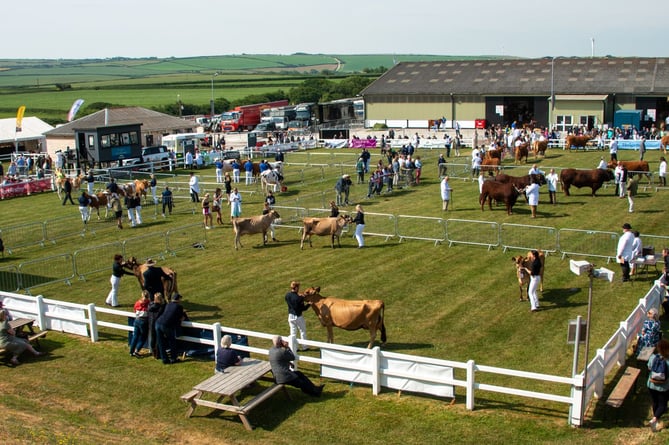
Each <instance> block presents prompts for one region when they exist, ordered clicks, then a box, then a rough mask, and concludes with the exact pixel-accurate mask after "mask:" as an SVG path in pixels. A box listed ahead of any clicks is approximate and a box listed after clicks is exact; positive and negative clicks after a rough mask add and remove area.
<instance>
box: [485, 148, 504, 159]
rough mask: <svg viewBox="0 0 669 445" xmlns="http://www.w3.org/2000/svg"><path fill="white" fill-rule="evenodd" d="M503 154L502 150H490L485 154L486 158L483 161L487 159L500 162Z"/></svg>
mask: <svg viewBox="0 0 669 445" xmlns="http://www.w3.org/2000/svg"><path fill="white" fill-rule="evenodd" d="M503 152H504V150H502V149H500V148H496V149H490V150H488V151H486V152H485V158H484V159H483V160H486V159H499V160H501V159H502V153H503Z"/></svg>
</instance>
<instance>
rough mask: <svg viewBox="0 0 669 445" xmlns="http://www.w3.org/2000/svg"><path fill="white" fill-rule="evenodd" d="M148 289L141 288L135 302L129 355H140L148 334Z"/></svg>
mask: <svg viewBox="0 0 669 445" xmlns="http://www.w3.org/2000/svg"><path fill="white" fill-rule="evenodd" d="M149 301H150V298H149V291H147V290H143V291H142V296H141V297H140V298H139V300H137V301H136V302H135V306H134V309H135V323H134V328H135V330H134V332H133V334H132V340H131V341H130V355H131V356H132V357H137V358H139V357H141V355H139V350H140V349H142V346H143V345H144V344H145V343H146V339H147V338H148V334H149Z"/></svg>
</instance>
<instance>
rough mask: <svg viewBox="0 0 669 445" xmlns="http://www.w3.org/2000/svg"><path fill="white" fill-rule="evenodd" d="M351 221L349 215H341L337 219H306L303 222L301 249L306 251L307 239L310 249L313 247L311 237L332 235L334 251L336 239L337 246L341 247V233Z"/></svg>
mask: <svg viewBox="0 0 669 445" xmlns="http://www.w3.org/2000/svg"><path fill="white" fill-rule="evenodd" d="M350 221H351V217H350V216H348V215H339V216H338V217H336V218H304V219H303V220H302V241H301V242H300V249H304V240H305V239H306V240H307V241H309V247H313V246H312V245H311V235H318V236H327V235H330V237H331V245H332V248H333V249H334V246H335V245H334V241H335V238H337V245H338V246H339V247H341V243H340V242H339V238H340V237H341V232H342V230H343V229H344V227H346V225H347V224H348V223H349V222H350Z"/></svg>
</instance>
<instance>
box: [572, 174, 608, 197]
mask: <svg viewBox="0 0 669 445" xmlns="http://www.w3.org/2000/svg"><path fill="white" fill-rule="evenodd" d="M607 181H613V172H612V171H611V170H603V169H600V168H596V169H594V170H576V169H575V168H565V169H564V170H562V171H561V172H560V183H561V184H562V189H563V190H564V194H565V196H569V188H570V187H571V186H572V185H573V186H576V187H578V188H581V187H590V188H591V189H592V196H595V193H596V192H597V190H599V189H600V188H601V187H602V184H604V182H607Z"/></svg>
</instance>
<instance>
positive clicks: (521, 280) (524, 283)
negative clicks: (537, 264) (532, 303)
mask: <svg viewBox="0 0 669 445" xmlns="http://www.w3.org/2000/svg"><path fill="white" fill-rule="evenodd" d="M538 252H539V261H541V271H540V272H539V275H540V276H541V281H540V282H539V290H540V291H542V292H543V291H544V262H545V260H546V256H545V255H544V252H543V251H541V250H539V251H538ZM511 261H513V262H514V264H515V265H516V278H518V287H519V288H520V301H523V287H524V288H525V289H526V291H525V292H526V293H527V289H528V287H529V285H530V274H529V272H527V270H525V269H530V268H531V266H532V261H530V255H529V253H528V254H527V256H524V257H523V256H520V255H518V256H514V257H512V258H511ZM528 298H529V297H528Z"/></svg>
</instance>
